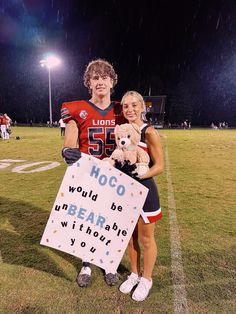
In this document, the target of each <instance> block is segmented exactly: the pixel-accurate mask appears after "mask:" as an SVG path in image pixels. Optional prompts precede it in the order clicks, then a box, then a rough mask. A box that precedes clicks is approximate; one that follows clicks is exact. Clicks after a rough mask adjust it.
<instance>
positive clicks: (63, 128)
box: [58, 118, 66, 136]
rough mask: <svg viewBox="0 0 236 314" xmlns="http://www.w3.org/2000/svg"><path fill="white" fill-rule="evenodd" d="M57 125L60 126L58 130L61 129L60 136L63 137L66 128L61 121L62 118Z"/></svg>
mask: <svg viewBox="0 0 236 314" xmlns="http://www.w3.org/2000/svg"><path fill="white" fill-rule="evenodd" d="M58 123H59V125H60V129H61V136H64V135H65V128H66V124H65V122H64V121H63V120H62V118H61V119H60V120H59V122H58Z"/></svg>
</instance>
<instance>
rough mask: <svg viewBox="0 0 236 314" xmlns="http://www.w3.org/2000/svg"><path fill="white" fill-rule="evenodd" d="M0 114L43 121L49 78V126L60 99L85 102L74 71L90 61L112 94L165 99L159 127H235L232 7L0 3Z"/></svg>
mask: <svg viewBox="0 0 236 314" xmlns="http://www.w3.org/2000/svg"><path fill="white" fill-rule="evenodd" d="M0 47H1V58H0V79H1V84H0V111H1V112H7V113H8V114H9V116H10V117H11V118H12V119H13V120H17V122H29V121H30V120H31V119H32V120H33V121H34V122H44V123H45V122H46V121H47V120H48V117H49V103H48V72H47V70H46V69H45V68H42V67H40V65H39V61H40V60H41V59H43V58H44V56H45V53H47V52H53V53H55V54H57V55H58V56H59V57H60V58H61V60H62V64H61V65H60V66H58V67H57V68H55V69H53V70H52V102H53V120H58V119H59V111H60V106H61V103H62V102H63V101H70V100H76V99H81V98H85V99H88V97H89V96H88V93H87V90H86V88H85V87H84V86H83V80H82V76H83V71H84V68H85V66H86V64H87V63H88V62H89V61H90V60H92V59H94V58H105V59H107V60H108V61H110V62H111V63H112V64H113V66H114V68H115V70H116V71H117V73H118V85H117V87H116V89H115V93H114V94H113V95H112V98H113V99H114V100H119V99H120V98H121V96H122V94H123V93H124V92H125V91H127V90H130V89H134V90H137V91H139V92H140V93H141V94H142V95H148V94H150V93H151V95H153V96H154V95H166V96H167V98H166V114H165V120H166V122H167V121H170V122H172V123H175V122H176V123H179V122H181V121H183V120H184V119H188V120H190V121H192V124H193V125H205V126H207V125H210V123H211V122H215V123H219V122H220V121H226V122H228V123H229V126H236V1H234V0H204V1H203V0H188V1H187V0H186V1H181V0H179V1H175V0H172V1H170V0H156V1H148V0H146V1H132V0H130V1H121V0H120V1H118V0H110V1H95V0H93V1H90V0H83V1H79V0H78V1H75V0H48V1H46V0H45V1H44V0H26V1H20V0H0Z"/></svg>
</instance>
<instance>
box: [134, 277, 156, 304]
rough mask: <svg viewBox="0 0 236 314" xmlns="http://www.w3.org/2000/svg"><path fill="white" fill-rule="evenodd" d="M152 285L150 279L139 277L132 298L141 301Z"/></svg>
mask: <svg viewBox="0 0 236 314" xmlns="http://www.w3.org/2000/svg"><path fill="white" fill-rule="evenodd" d="M151 287H152V279H151V280H148V279H146V278H144V277H141V278H140V280H139V284H138V286H137V288H136V289H135V290H134V293H133V295H132V299H133V300H135V301H143V300H145V299H146V297H147V296H148V294H149V291H150V289H151Z"/></svg>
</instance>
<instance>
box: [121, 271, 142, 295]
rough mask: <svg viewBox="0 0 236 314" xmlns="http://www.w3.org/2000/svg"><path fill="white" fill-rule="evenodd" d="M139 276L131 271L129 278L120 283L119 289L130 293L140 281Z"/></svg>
mask: <svg viewBox="0 0 236 314" xmlns="http://www.w3.org/2000/svg"><path fill="white" fill-rule="evenodd" d="M139 279H140V278H139V276H138V275H137V274H135V273H131V274H130V275H129V276H128V278H127V279H126V280H125V281H124V282H123V283H122V284H121V285H120V288H119V290H120V291H121V292H123V293H129V292H130V291H131V290H132V289H133V287H134V286H135V285H137V284H138V283H139Z"/></svg>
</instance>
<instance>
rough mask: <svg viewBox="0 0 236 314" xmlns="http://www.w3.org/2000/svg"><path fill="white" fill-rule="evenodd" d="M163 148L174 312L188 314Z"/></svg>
mask: <svg viewBox="0 0 236 314" xmlns="http://www.w3.org/2000/svg"><path fill="white" fill-rule="evenodd" d="M165 147H166V148H165V164H166V165H165V166H166V176H167V186H168V213H169V223H170V245H171V269H172V279H173V285H174V297H173V299H174V300H173V301H174V312H175V313H188V304H187V294H186V289H185V275H184V269H183V263H182V254H181V245H180V235H179V227H178V222H177V216H176V205H175V197H174V189H173V184H172V177H171V170H170V163H169V155H168V148H167V143H166V146H165Z"/></svg>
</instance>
